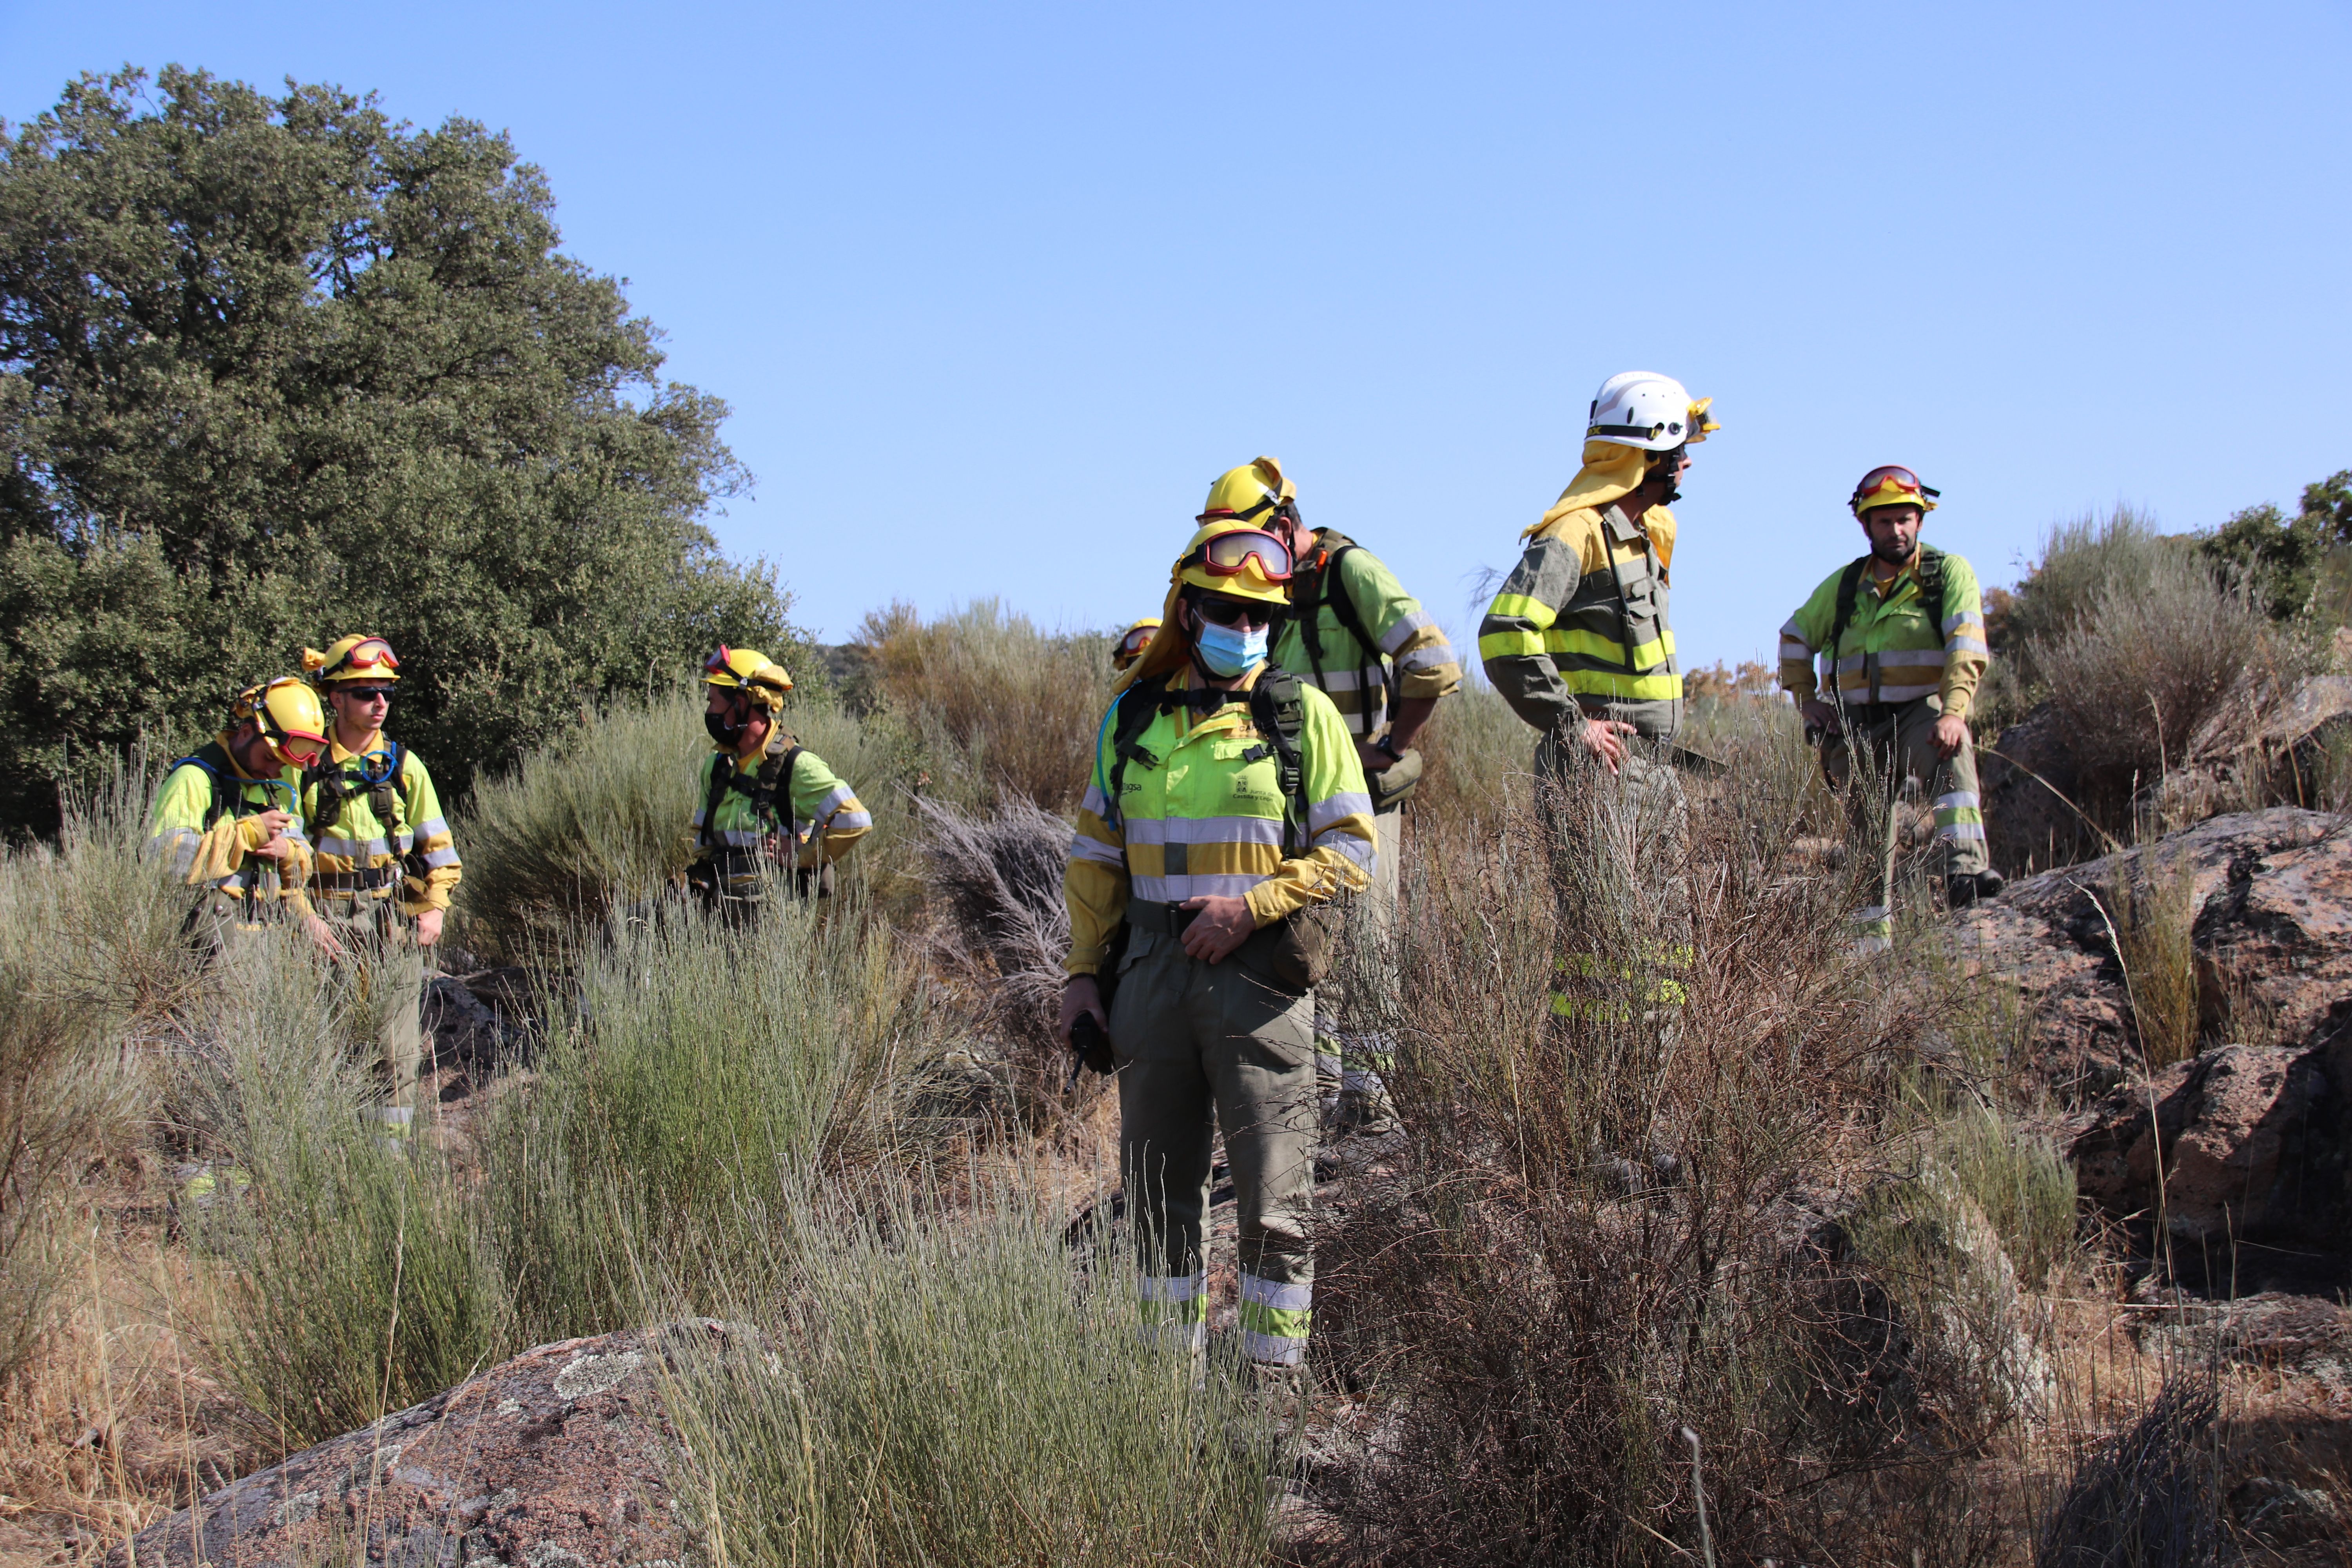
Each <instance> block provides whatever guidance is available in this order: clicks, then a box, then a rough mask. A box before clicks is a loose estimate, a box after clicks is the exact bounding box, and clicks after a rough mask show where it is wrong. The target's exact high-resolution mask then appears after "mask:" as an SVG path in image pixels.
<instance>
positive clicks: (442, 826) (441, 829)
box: [410, 816, 449, 838]
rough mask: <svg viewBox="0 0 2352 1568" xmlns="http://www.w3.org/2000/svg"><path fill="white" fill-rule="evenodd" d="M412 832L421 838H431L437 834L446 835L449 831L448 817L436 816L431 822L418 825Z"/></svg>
mask: <svg viewBox="0 0 2352 1568" xmlns="http://www.w3.org/2000/svg"><path fill="white" fill-rule="evenodd" d="M410 831H412V832H413V833H415V835H416V836H417V837H420V838H430V837H433V836H434V835H436V834H438V833H446V832H448V831H449V823H448V819H447V818H446V817H440V816H436V817H434V818H433V819H432V820H431V821H429V822H420V823H418V824H417V825H416V826H415V827H414V828H413V829H411V830H410Z"/></svg>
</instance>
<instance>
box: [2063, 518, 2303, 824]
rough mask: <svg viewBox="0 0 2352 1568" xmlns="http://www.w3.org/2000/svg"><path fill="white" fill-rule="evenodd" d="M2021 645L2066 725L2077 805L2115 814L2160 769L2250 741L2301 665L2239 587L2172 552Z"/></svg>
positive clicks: (2298, 653)
mask: <svg viewBox="0 0 2352 1568" xmlns="http://www.w3.org/2000/svg"><path fill="white" fill-rule="evenodd" d="M2029 646H2030V647H2031V650H2032V666H2033V668H2034V669H2035V671H2036V672H2037V673H2038V675H2039V676H2040V677H2041V678H2042V679H2043V680H2045V681H2047V683H2048V686H2049V691H2050V700H2051V701H2052V702H2053V704H2054V705H2055V706H2056V707H2057V709H2058V711H2059V712H2060V713H2061V714H2062V715H2063V717H2064V719H2065V721H2066V733H2067V743H2068V748H2069V750H2070V752H2071V753H2072V755H2073V757H2074V762H2075V763H2076V766H2077V769H2078V772H2077V778H2078V780H2080V781H2081V783H2082V785H2083V788H2084V795H2088V796H2089V797H2090V798H2089V799H2087V800H2084V803H2083V804H2084V805H2086V806H2090V807H2104V808H2105V810H2106V811H2107V812H2108V813H2109V814H2110V815H2111V816H2112V815H2113V814H2114V813H2115V812H2116V811H2117V810H2120V809H2122V808H2123V807H2124V806H2125V805H2127V803H2129V802H2130V801H2131V800H2132V799H2133V798H2134V796H2136V795H2137V794H2138V793H2139V791H2141V790H2142V789H2147V788H2151V787H2152V786H2154V785H2155V784H2158V783H2159V782H2160V781H2161V779H2162V777H2163V775H2164V774H2165V773H2166V772H2167V771H2168V770H2170V769H2174V768H2178V767H2180V766H2182V765H2184V764H2186V763H2191V762H2197V761H2211V760H2218V759H2221V758H2223V757H2226V756H2229V755H2231V754H2232V753H2233V752H2237V751H2239V750H2241V749H2242V748H2243V747H2244V746H2246V745H2247V744H2249V743H2251V742H2252V738H2253V737H2254V735H2255V734H2256V733H2257V732H2258V731H2259V730H2260V728H2261V725H2262V722H2263V720H2264V719H2265V718H2267V717H2268V716H2269V714H2270V713H2271V712H2272V711H2273V710H2274V709H2275V707H2276V706H2277V705H2278V703H2279V702H2280V701H2281V700H2283V699H2284V697H2285V696H2287V695H2289V694H2290V693H2292V691H2293V690H2294V687H2295V685H2296V683H2297V681H2298V680H2299V679H2300V677H2301V676H2302V674H2303V673H2305V668H2307V666H2308V663H2309V659H2308V656H2307V654H2306V653H2305V651H2304V650H2302V649H2301V648H2299V647H2297V646H2296V644H2295V642H2294V639H2292V638H2291V637H2286V636H2284V635H2282V634H2281V633H2279V632H2277V631H2275V630H2273V627H2272V626H2271V625H2270V622H2269V620H2268V618H2267V617H2266V616H2264V615H2263V611H2262V609H2261V607H2260V606H2259V605H2256V604H2254V603H2253V601H2252V599H2251V598H2250V597H2249V596H2248V595H2247V594H2246V593H2245V591H2244V590H2243V589H2242V588H2237V587H2231V586H2229V585H2227V584H2223V583H2222V582H2221V581H2220V580H2219V579H2218V578H2217V577H2216V576H2215V575H2214V573H2213V570H2212V568H2211V567H2210V566H2208V565H2207V564H2206V563H2203V562H2201V561H2199V560H2198V559H2196V558H2195V557H2194V556H2191V555H2188V554H2185V553H2179V552H2170V553H2159V554H2157V555H2154V556H2152V557H2150V558H2149V560H2148V562H2147V569H2146V570H2145V571H2144V572H2141V573H2138V574H2137V575H2132V576H2117V577H2115V578H2111V579H2110V580H2108V581H2106V582H2105V583H2104V584H2100V585H2099V586H2097V587H2096V588H2095V589H2094V590H2093V591H2092V592H2091V593H2090V594H2089V595H2087V597H2086V599H2085V601H2084V605H2083V606H2082V609H2081V613H2080V615H2079V616H2077V617H2076V618H2075V619H2074V620H2073V621H2072V622H2071V624H2069V625H2068V626H2065V627H2064V628H2063V629H2062V630H2059V631H2057V632H2055V633H2053V634H2052V635H2050V636H2049V637H2042V638H2038V639H2034V640H2033V641H2032V642H2031V643H2030V644H2029Z"/></svg>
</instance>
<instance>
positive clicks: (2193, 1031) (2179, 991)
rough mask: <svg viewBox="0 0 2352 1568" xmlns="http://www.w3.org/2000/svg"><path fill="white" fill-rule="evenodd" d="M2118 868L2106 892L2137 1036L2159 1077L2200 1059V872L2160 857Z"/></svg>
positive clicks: (2124, 861)
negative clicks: (2166, 1071)
mask: <svg viewBox="0 0 2352 1568" xmlns="http://www.w3.org/2000/svg"><path fill="white" fill-rule="evenodd" d="M2105 891H2106V895H2107V913H2108V916H2109V918H2110V919H2111V920H2112V921H2114V925H2115V947H2116V957H2117V958H2118V959H2119V960H2120V961H2121V962H2122V963H2123V968H2124V976H2125V982H2126V992H2127V993H2128V994H2129V996H2130V998H2131V1010H2132V1028H2133V1031H2134V1032H2135V1033H2136V1034H2137V1036H2138V1037H2139V1047H2140V1054H2141V1056H2142V1057H2143V1058H2146V1062H2147V1070H2148V1071H2149V1072H2150V1073H2151V1074H2153V1073H2158V1072H2161V1071H2163V1070H2164V1069H2165V1068H2168V1067H2170V1066H2172V1065H2173V1063H2175V1062H2182V1061H2187V1060H2188V1059H2189V1058H2190V1057H2192V1056H2195V1055H2196V1054H2197V1039H2198V1033H2199V1029H2200V1022H2201V1012H2200V1009H2201V1005H2202V1004H2201V998H2200V992H2199V986H2198V979H2197V943H2196V924H2197V888H2196V873H2195V868H2194V867H2192V866H2190V865H2189V864H2188V863H2187V862H2186V861H2170V860H2167V859H2165V858H2162V856H2161V855H2160V852H2158V851H2157V850H2154V849H2148V850H2145V851H2143V852H2142V853H2140V854H2138V855H2137V856H2123V857H2118V858H2117V859H2116V873H2115V875H2114V876H2113V877H2112V878H2110V879H2109V880H2108V883H2107V887H2106V889H2105Z"/></svg>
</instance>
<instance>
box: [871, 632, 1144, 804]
mask: <svg viewBox="0 0 2352 1568" xmlns="http://www.w3.org/2000/svg"><path fill="white" fill-rule="evenodd" d="M857 641H858V642H859V643H861V644H863V645H864V646H865V647H867V648H868V649H870V650H871V657H872V665H871V668H872V674H873V679H874V681H875V684H876V686H877V689H878V691H879V693H880V695H881V697H882V700H884V702H885V703H886V704H887V706H888V707H889V708H891V709H893V710H896V711H897V712H898V714H900V715H901V716H903V717H904V718H905V719H906V721H908V723H909V724H911V725H912V726H913V727H914V729H915V730H916V732H917V734H918V735H919V738H920V741H921V742H922V746H923V752H924V755H925V758H926V766H927V768H928V770H929V784H928V790H929V793H931V794H933V795H940V796H942V797H944V798H946V799H948V800H950V801H953V802H955V803H957V804H959V805H966V806H978V807H982V808H986V807H989V806H992V805H994V804H995V801H996V798H997V796H998V794H999V792H1000V791H1002V792H1003V793H1005V794H1008V795H1013V796H1016V797H1019V798H1023V799H1027V800H1034V801H1035V802H1036V803H1037V804H1038V805H1042V806H1044V807H1045V809H1046V810H1048V811H1067V810H1069V809H1071V808H1072V807H1073V806H1075V805H1076V804H1077V799H1078V795H1079V794H1080V792H1081V791H1083V790H1084V789H1085V788H1086V783H1087V773H1089V772H1090V771H1091V770H1092V768H1093V764H1094V743H1095V735H1096V726H1097V724H1098V723H1100V722H1101V720H1102V716H1103V710H1104V709H1105V708H1106V707H1107V706H1108V703H1109V701H1110V680H1111V668H1110V634H1109V633H1108V632H1097V631H1079V632H1075V633H1073V632H1044V631H1040V630H1039V629H1038V628H1037V626H1036V625H1035V623H1034V622H1033V621H1031V620H1030V619H1029V617H1028V616H1024V615H1022V614H1020V613H1019V612H1017V611H1008V610H1006V609H1005V608H1004V607H1003V605H1000V604H999V603H998V602H997V601H995V600H993V599H981V600H976V601H974V602H973V603H972V604H971V605H966V606H964V607H963V608H962V609H961V610H957V611H955V612H953V613H951V614H950V615H948V616H943V617H941V618H940V619H939V620H936V621H929V622H926V621H924V620H923V619H922V617H921V616H919V615H917V614H916V612H915V610H914V608H913V607H912V606H911V605H903V604H900V605H891V606H890V608H888V609H887V610H881V611H877V612H876V613H874V614H872V615H870V616H866V620H865V622H864V624H863V625H861V626H859V627H858V630H857Z"/></svg>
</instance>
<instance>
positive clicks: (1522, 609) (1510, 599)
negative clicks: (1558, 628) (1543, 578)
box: [1486, 594, 1559, 631]
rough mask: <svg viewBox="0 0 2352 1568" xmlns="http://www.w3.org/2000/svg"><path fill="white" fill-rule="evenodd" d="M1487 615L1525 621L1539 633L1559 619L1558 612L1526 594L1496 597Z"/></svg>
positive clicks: (1498, 595) (1499, 595) (1488, 607)
mask: <svg viewBox="0 0 2352 1568" xmlns="http://www.w3.org/2000/svg"><path fill="white" fill-rule="evenodd" d="M1486 614H1487V615H1488V616H1509V617H1510V618H1511V619H1513V620H1518V621H1525V622H1527V623H1528V625H1529V626H1534V627H1535V628H1536V630H1538V631H1542V630H1543V629H1544V628H1545V627H1547V626H1550V625H1551V624H1552V622H1554V621H1556V620H1558V619H1559V611H1558V610H1555V609H1553V608H1552V607H1551V606H1550V605H1547V604H1545V603H1544V602H1543V601H1542V600H1541V599H1536V598H1530V597H1529V596H1528V595H1525V594H1497V595H1495V602H1494V603H1493V604H1491V605H1487V606H1486Z"/></svg>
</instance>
